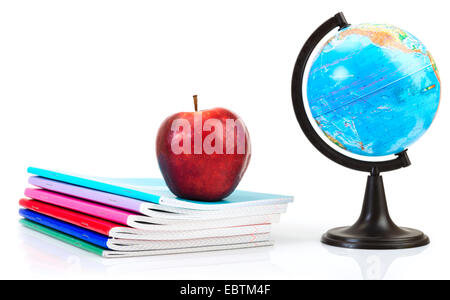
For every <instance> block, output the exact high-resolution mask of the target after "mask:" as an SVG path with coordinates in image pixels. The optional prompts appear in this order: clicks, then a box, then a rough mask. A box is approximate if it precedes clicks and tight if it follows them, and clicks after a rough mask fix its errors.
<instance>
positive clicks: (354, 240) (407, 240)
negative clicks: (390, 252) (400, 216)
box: [321, 227, 430, 249]
mask: <svg viewBox="0 0 450 300" xmlns="http://www.w3.org/2000/svg"><path fill="white" fill-rule="evenodd" d="M321 241H322V243H324V244H327V245H330V246H336V247H343V248H353V249H405V248H414V247H421V246H425V245H428V244H429V243H430V239H429V238H428V236H426V235H425V234H424V233H423V232H421V231H419V230H415V229H411V228H404V227H397V230H394V232H387V233H386V235H383V236H370V235H367V233H366V232H364V231H360V232H357V231H355V230H354V228H352V227H338V228H334V229H331V230H329V231H327V233H325V234H324V235H323V236H322V240H321Z"/></svg>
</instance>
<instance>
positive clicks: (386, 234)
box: [322, 168, 429, 249]
mask: <svg viewBox="0 0 450 300" xmlns="http://www.w3.org/2000/svg"><path fill="white" fill-rule="evenodd" d="M322 243H325V244H327V245H331V246H338V247H346V248H361V249H403V248H412V247H419V246H424V245H426V244H428V243H429V239H428V237H427V236H426V235H424V234H423V233H422V232H421V231H418V230H415V229H410V228H403V227H398V226H397V225H395V223H394V222H393V221H392V219H391V217H390V215H389V211H388V206H387V202H386V195H385V192H384V184H383V178H382V176H380V172H379V171H378V169H377V168H374V169H373V170H372V171H371V174H370V176H368V177H367V184H366V192H365V194H364V203H363V207H362V211H361V215H360V217H359V219H358V220H357V221H356V223H355V224H354V225H353V226H349V227H338V228H334V229H331V230H329V231H328V232H327V233H325V234H324V235H323V236H322Z"/></svg>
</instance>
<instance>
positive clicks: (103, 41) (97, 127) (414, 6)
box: [0, 0, 450, 279]
mask: <svg viewBox="0 0 450 300" xmlns="http://www.w3.org/2000/svg"><path fill="white" fill-rule="evenodd" d="M0 3H1V4H0V103H1V106H0V132H1V139H0V143H1V144H0V153H1V154H0V162H1V164H0V179H1V180H0V184H1V198H2V199H1V212H0V225H1V228H2V235H1V249H0V278H144V279H151V278H168V279H172V278H184V279H194V278H198V279H206V278H208V279H215V278H234V279H269V278H286V279H313V278H319V279H333V278H337V279H350V278H351V279H359V278H366V279H367V278H369V279H380V278H385V279H406V278H414V279H419V278H426V279H431V278H447V279H448V278H450V273H449V267H450V260H449V258H450V255H449V254H450V235H449V231H450V218H449V209H450V203H449V201H448V200H449V185H450V183H449V179H448V178H449V175H448V174H449V159H448V149H449V135H448V130H449V125H450V124H449V122H450V118H449V114H450V111H449V106H448V102H447V95H448V93H447V89H446V88H447V85H446V82H447V78H448V76H449V74H448V72H449V71H448V70H449V69H450V56H449V53H448V49H449V48H450V43H449V41H448V38H447V35H448V32H446V31H445V28H447V27H448V26H447V23H448V22H447V21H448V20H447V19H448V7H447V6H446V3H445V1H442V2H438V1H430V0H428V1H426V2H424V1H392V0H390V1H381V0H377V1H372V2H371V4H368V3H366V2H364V1H262V0H257V1H242V0H239V1H231V0H228V1H211V0H205V1H182V0H180V1H173V0H165V1H162V0H161V1H111V0H108V1H93V0H88V1H81V0H80V1H61V0H55V1H20V0H16V1H1V2H0ZM339 11H343V12H344V13H345V15H346V17H347V19H348V21H349V22H351V23H353V24H357V23H363V22H376V23H391V24H394V25H397V26H399V27H401V28H404V29H406V30H408V31H409V32H411V33H413V34H414V35H415V36H417V37H418V38H419V39H421V41H422V42H423V43H424V44H425V45H426V46H427V48H428V49H429V50H430V51H431V53H432V54H433V56H434V58H435V60H436V62H437V65H438V68H439V70H440V74H441V81H442V82H443V84H442V99H441V106H440V108H439V113H438V115H437V118H436V119H435V122H434V123H433V125H432V126H431V128H430V130H429V131H428V132H427V133H426V134H425V136H423V138H422V139H421V140H420V141H419V142H417V143H416V144H414V145H413V146H412V147H410V150H409V155H410V158H411V161H412V166H411V167H409V168H406V169H402V170H398V171H395V172H392V173H386V174H384V181H385V188H386V190H387V196H388V201H389V205H390V211H391V215H392V217H393V219H394V220H395V221H396V223H397V224H399V225H403V226H410V227H416V228H419V229H421V230H423V231H424V232H425V233H427V234H428V235H429V236H430V238H431V244H430V245H429V246H428V247H425V248H421V249H413V250H403V251H385V252H382V251H358V250H353V251H349V250H347V251H345V250H342V249H339V248H333V247H326V246H324V245H322V244H321V243H320V242H319V239H320V235H321V234H322V233H323V232H324V231H326V230H327V229H329V228H331V227H335V226H341V225H350V223H352V222H354V221H355V220H356V218H357V216H358V214H359V211H360V207H361V201H362V197H363V192H364V185H365V180H366V174H363V173H360V172H356V171H352V170H348V169H346V168H343V167H341V166H339V165H337V164H335V163H333V162H332V161H329V160H328V159H326V158H325V157H323V156H322V155H321V154H320V153H319V152H317V151H316V150H315V149H314V148H313V146H312V145H311V144H309V142H308V141H307V139H306V138H305V136H304V135H303V133H302V132H301V130H300V127H299V125H298V124H297V121H296V119H295V116H294V112H293V110H292V104H291V97H290V80H291V75H292V70H293V66H294V63H295V60H296V57H297V55H298V52H299V51H300V48H301V46H302V44H303V43H304V42H305V40H306V39H307V37H308V36H309V35H310V34H311V33H312V31H313V30H314V29H315V28H316V27H317V26H318V25H320V24H321V23H322V22H323V21H325V20H326V19H327V18H329V17H331V16H333V15H334V14H335V13H337V12H339ZM194 93H198V95H199V107H200V109H206V108H212V107H216V106H221V107H225V108H229V109H231V110H233V111H235V112H236V113H238V114H239V115H240V116H241V117H242V119H243V120H244V122H245V123H246V125H247V127H248V128H249V131H250V135H251V139H252V148H253V153H252V160H251V163H250V166H249V169H248V171H247V173H246V175H245V176H244V178H243V180H242V182H241V184H240V186H239V188H241V189H248V190H255V191H261V192H271V193H284V194H292V195H294V196H295V203H293V204H292V205H291V206H290V207H289V210H288V213H287V214H286V215H284V216H283V217H282V220H281V223H280V224H278V225H276V226H275V230H274V238H275V240H276V245H275V246H274V247H272V248H265V249H256V250H255V249H254V250H251V249H250V250H237V251H231V252H218V253H206V254H185V255H172V256H163V257H145V258H138V259H122V260H105V259H102V258H99V257H96V256H94V255H91V254H89V253H86V252H84V251H82V250H78V249H75V248H73V247H71V246H67V245H65V244H63V243H61V242H58V241H54V240H51V239H49V238H46V237H43V236H42V235H40V234H36V233H33V232H31V231H30V230H27V229H24V228H21V226H20V225H19V224H18V219H19V217H18V214H17V210H18V205H17V202H18V200H19V198H20V197H21V196H22V194H23V189H24V188H25V187H26V185H27V184H26V182H27V176H28V175H27V173H26V167H27V166H30V165H33V166H38V167H43V168H56V169H61V170H67V171H73V172H77V173H82V174H91V175H99V176H111V177H112V176H117V177H132V176H133V177H159V176H160V171H159V168H158V165H157V162H156V157H155V150H154V148H155V145H154V142H155V137H156V132H157V129H158V126H159V124H160V123H161V122H162V120H163V119H164V118H165V117H166V116H168V115H170V114H173V113H175V112H179V111H191V110H192V109H193V105H192V94H194Z"/></svg>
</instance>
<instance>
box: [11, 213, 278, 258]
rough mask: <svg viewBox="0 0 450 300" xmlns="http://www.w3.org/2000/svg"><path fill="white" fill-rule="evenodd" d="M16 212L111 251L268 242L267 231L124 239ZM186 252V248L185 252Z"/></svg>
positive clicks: (38, 215) (42, 216) (48, 218)
mask: <svg viewBox="0 0 450 300" xmlns="http://www.w3.org/2000/svg"><path fill="white" fill-rule="evenodd" d="M19 214H20V215H21V216H22V217H24V218H25V219H27V220H30V221H33V222H35V223H38V224H40V225H44V226H46V227H48V228H51V229H55V230H57V231H59V232H62V233H65V234H67V235H70V236H72V237H75V238H78V239H80V240H83V241H86V242H89V243H91V244H94V245H97V246H100V247H102V248H106V249H110V250H114V251H149V250H172V249H188V248H199V247H211V246H223V245H236V244H252V243H258V242H270V234H269V233H253V234H244V235H235V236H217V237H208V238H194V239H178V240H126V239H115V238H109V237H107V236H105V235H102V234H99V233H96V232H93V231H91V230H88V229H84V228H81V227H78V226H75V225H72V224H70V223H67V222H64V221H60V220H57V219H55V218H52V217H49V216H46V215H43V214H40V213H38V212H35V211H32V210H28V209H22V208H21V209H20V210H19ZM186 252H189V251H186Z"/></svg>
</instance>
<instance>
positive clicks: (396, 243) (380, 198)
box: [291, 13, 429, 249]
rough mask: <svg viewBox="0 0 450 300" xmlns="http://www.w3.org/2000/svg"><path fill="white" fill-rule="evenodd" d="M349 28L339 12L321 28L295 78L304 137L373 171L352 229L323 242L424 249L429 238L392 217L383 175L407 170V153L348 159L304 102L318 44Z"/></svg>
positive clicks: (342, 160)
mask: <svg viewBox="0 0 450 300" xmlns="http://www.w3.org/2000/svg"><path fill="white" fill-rule="evenodd" d="M348 26H350V24H349V23H347V20H346V19H345V17H344V15H343V14H342V13H338V14H336V15H335V16H333V17H331V18H330V19H328V20H327V21H325V22H324V23H323V24H322V25H320V26H319V27H318V28H317V29H316V30H315V31H314V32H313V33H312V34H311V36H310V37H309V38H308V40H307V41H306V42H305V44H304V45H303V48H302V50H301V51H300V54H299V55H298V58H297V61H296V63H295V67H294V72H293V75H292V86H291V87H292V88H291V94H292V105H293V106H294V111H295V116H296V117H297V121H298V123H299V124H300V127H301V129H302V130H303V132H304V134H305V136H306V137H307V138H308V140H309V141H310V142H311V144H313V145H314V147H316V149H317V150H318V151H319V152H320V153H322V154H323V155H325V156H326V157H328V158H329V159H331V160H332V161H334V162H336V163H338V164H340V165H342V166H344V167H347V168H350V169H353V170H356V171H362V172H370V176H369V177H368V178H367V185H366V192H365V195H364V204H363V208H362V211H361V216H360V217H359V219H358V221H356V223H355V224H354V225H353V226H349V227H338V228H334V229H331V230H329V231H328V232H327V233H325V234H324V235H323V236H322V242H323V243H325V244H328V245H332V246H338V247H346V248H359V249H402V248H412V247H419V246H424V245H426V244H428V243H429V239H428V237H427V236H426V235H425V234H423V233H422V232H421V231H418V230H415V229H410V228H404V227H398V226H397V225H395V224H394V222H393V221H392V220H391V217H390V216H389V212H388V208H387V203H386V195H385V193H384V185H383V179H382V177H381V176H380V172H388V171H393V170H397V169H400V168H405V167H408V166H409V165H410V164H411V162H410V161H409V158H408V155H407V153H406V151H407V150H404V151H402V152H400V153H398V154H397V157H396V158H395V159H391V160H386V161H363V160H359V159H355V158H352V157H349V156H346V155H344V154H342V153H340V152H339V151H336V150H335V149H333V148H332V147H330V146H329V145H328V144H327V143H326V142H325V141H324V140H323V139H322V137H320V136H319V134H318V133H317V132H316V131H315V129H314V127H313V126H312V125H311V123H310V122H309V118H308V114H307V113H306V110H305V104H304V100H303V77H304V74H305V70H306V65H307V63H308V59H309V57H310V56H311V54H312V52H313V51H314V49H315V47H316V46H317V45H318V43H319V42H320V41H321V40H322V39H323V38H324V37H325V36H326V35H327V34H328V33H330V32H331V31H332V30H333V29H335V28H338V29H339V30H342V29H344V28H346V27H348Z"/></svg>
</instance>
